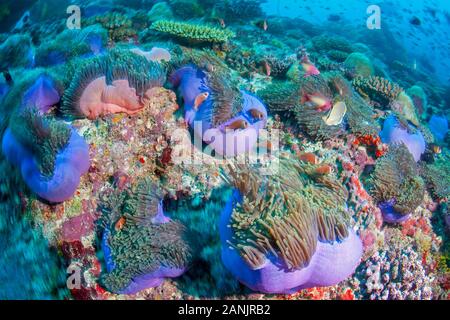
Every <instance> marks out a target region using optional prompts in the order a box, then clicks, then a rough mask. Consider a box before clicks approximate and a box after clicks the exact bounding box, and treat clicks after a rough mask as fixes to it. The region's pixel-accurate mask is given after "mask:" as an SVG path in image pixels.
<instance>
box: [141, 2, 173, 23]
mask: <svg viewBox="0 0 450 320" xmlns="http://www.w3.org/2000/svg"><path fill="white" fill-rule="evenodd" d="M147 18H148V20H149V21H150V22H154V21H158V20H161V19H163V18H165V19H172V18H173V12H172V8H171V7H170V6H169V4H168V3H167V2H165V1H163V2H158V3H155V4H154V5H153V7H152V8H151V10H150V11H149V12H148V14H147Z"/></svg>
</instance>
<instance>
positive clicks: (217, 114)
mask: <svg viewBox="0 0 450 320" xmlns="http://www.w3.org/2000/svg"><path fill="white" fill-rule="evenodd" d="M170 81H171V83H172V85H173V86H174V87H175V88H178V89H179V92H180V94H181V96H182V98H183V100H184V111H185V120H186V122H187V123H188V124H189V126H191V128H193V130H194V132H195V134H197V135H198V136H200V137H202V139H203V141H205V142H206V143H208V144H209V148H210V149H211V150H214V151H215V152H216V154H219V155H223V156H225V157H233V156H236V155H239V154H242V153H246V152H249V151H251V150H252V149H253V148H254V147H255V145H256V142H257V139H258V136H259V130H261V129H263V128H264V127H265V125H266V122H267V109H266V107H265V106H264V104H263V103H262V102H261V100H259V99H258V98H257V97H256V96H254V95H252V94H250V93H248V92H245V91H241V90H239V89H237V86H235V85H234V84H233V83H232V82H231V81H230V80H229V79H227V78H226V77H225V76H224V75H223V74H221V75H217V74H213V73H208V72H206V71H203V70H201V69H199V68H197V67H195V66H194V65H188V66H185V67H182V68H180V69H178V70H177V71H176V72H175V73H174V74H173V75H172V76H171V78H170Z"/></svg>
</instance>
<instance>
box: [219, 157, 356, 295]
mask: <svg viewBox="0 0 450 320" xmlns="http://www.w3.org/2000/svg"><path fill="white" fill-rule="evenodd" d="M279 165H280V167H279V172H275V173H274V174H273V175H270V176H267V177H262V178H263V181H262V182H261V181H260V178H261V174H260V173H258V172H257V171H255V170H254V169H250V168H246V167H238V168H230V171H231V177H232V178H231V183H232V184H233V185H234V186H235V188H236V189H235V191H234V193H233V196H232V197H231V199H230V200H229V202H228V203H227V205H226V207H225V208H224V210H223V212H222V215H221V221H220V236H221V241H222V260H223V263H224V264H225V266H226V267H227V268H228V269H229V270H230V271H231V273H233V274H234V276H235V277H236V278H237V279H238V280H239V281H241V282H242V283H244V284H245V285H246V286H248V287H249V288H251V289H253V290H255V291H260V292H265V293H293V292H295V291H298V290H299V289H302V288H309V287H314V286H329V285H334V284H337V283H338V282H340V281H342V280H344V279H345V278H347V277H348V276H350V275H351V274H352V273H353V271H354V270H355V268H356V266H357V265H358V263H359V261H360V258H361V255H362V243H361V240H360V239H359V237H358V236H357V235H356V233H355V232H354V231H353V229H352V228H351V225H350V217H349V215H348V213H347V211H346V210H347V209H346V198H347V196H348V193H347V190H346V188H345V187H344V186H342V185H341V184H340V183H339V182H338V181H337V180H335V179H334V178H332V177H331V176H329V175H327V174H322V173H320V170H317V168H316V166H315V165H312V164H309V163H300V162H298V160H294V159H291V158H290V157H285V156H282V158H281V159H280V164H279Z"/></svg>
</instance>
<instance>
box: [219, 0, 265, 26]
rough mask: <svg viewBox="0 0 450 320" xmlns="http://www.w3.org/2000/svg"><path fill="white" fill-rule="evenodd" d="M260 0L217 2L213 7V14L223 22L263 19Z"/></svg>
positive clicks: (224, 0)
mask: <svg viewBox="0 0 450 320" xmlns="http://www.w3.org/2000/svg"><path fill="white" fill-rule="evenodd" d="M261 3H262V1H260V0H219V1H216V4H215V6H214V14H215V16H217V17H221V18H222V19H224V20H225V21H236V20H238V21H248V20H250V19H255V18H258V17H263V16H264V14H263V12H262V9H261V6H260V5H261Z"/></svg>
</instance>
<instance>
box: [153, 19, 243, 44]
mask: <svg viewBox="0 0 450 320" xmlns="http://www.w3.org/2000/svg"><path fill="white" fill-rule="evenodd" d="M150 29H152V30H156V31H158V32H162V33H165V34H168V35H170V36H173V37H176V38H181V39H184V40H188V41H189V42H194V43H195V42H200V43H201V42H209V43H218V42H219V43H220V42H227V41H228V40H229V39H230V38H232V37H234V36H235V33H234V32H233V31H231V30H228V29H219V28H215V27H210V26H206V25H200V24H193V23H186V22H178V21H168V20H159V21H156V22H154V23H153V24H152V26H151V27H150Z"/></svg>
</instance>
